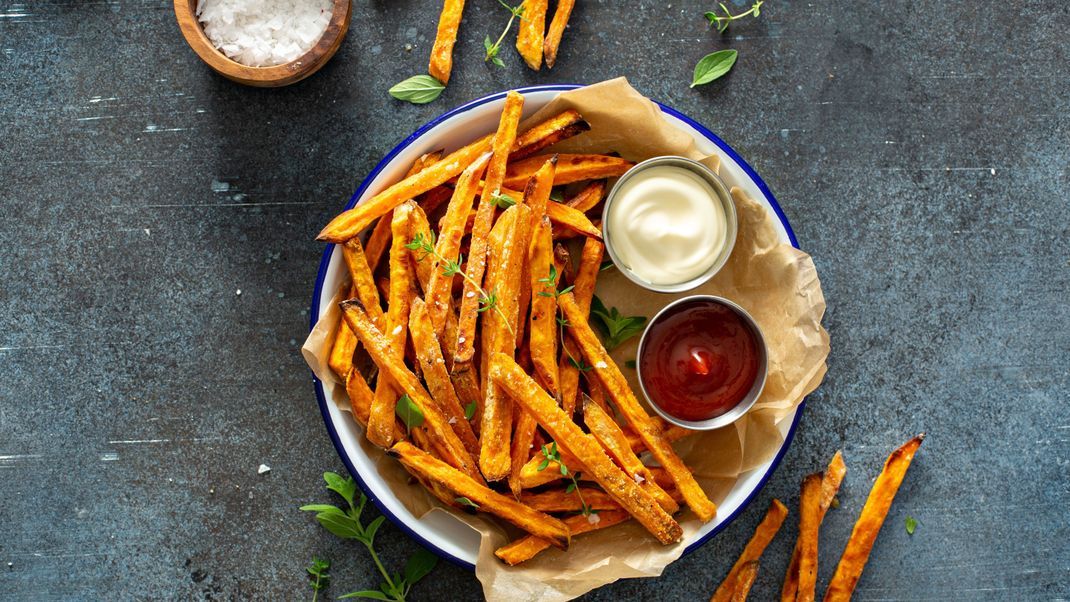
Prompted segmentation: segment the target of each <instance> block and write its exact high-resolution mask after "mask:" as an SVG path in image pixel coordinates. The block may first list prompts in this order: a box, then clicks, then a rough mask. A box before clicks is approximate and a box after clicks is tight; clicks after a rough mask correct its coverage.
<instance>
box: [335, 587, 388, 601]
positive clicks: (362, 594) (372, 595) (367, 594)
mask: <svg viewBox="0 0 1070 602" xmlns="http://www.w3.org/2000/svg"><path fill="white" fill-rule="evenodd" d="M338 597H339V598H368V599H370V600H386V602H390V598H388V597H386V594H384V593H382V592H377V591H375V590H373V589H366V590H362V591H359V592H350V593H348V594H346V595H344V596H338Z"/></svg>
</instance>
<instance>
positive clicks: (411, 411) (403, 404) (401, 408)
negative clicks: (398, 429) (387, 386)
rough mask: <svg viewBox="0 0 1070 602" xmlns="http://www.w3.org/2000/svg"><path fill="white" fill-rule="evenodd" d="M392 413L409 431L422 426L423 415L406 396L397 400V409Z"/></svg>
mask: <svg viewBox="0 0 1070 602" xmlns="http://www.w3.org/2000/svg"><path fill="white" fill-rule="evenodd" d="M394 411H395V413H396V414H397V415H398V418H401V421H402V422H404V423H405V426H406V427H407V428H409V429H414V428H416V427H418V426H423V424H424V413H423V412H421V411H420V408H419V407H417V406H416V404H415V403H413V401H412V399H410V398H409V396H408V395H402V396H401V398H399V399H398V403H397V407H396V408H395V410H394Z"/></svg>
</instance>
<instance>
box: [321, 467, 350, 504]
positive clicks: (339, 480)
mask: <svg viewBox="0 0 1070 602" xmlns="http://www.w3.org/2000/svg"><path fill="white" fill-rule="evenodd" d="M323 480H324V481H326V482H327V489H330V490H331V491H333V492H335V493H337V494H338V495H340V496H342V499H344V500H345V501H347V502H349V505H350V506H352V505H353V496H354V495H356V493H357V482H356V481H354V480H353V477H349V478H343V477H342V475H340V474H338V473H336V472H325V473H323Z"/></svg>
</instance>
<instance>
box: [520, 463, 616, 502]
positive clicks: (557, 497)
mask: <svg viewBox="0 0 1070 602" xmlns="http://www.w3.org/2000/svg"><path fill="white" fill-rule="evenodd" d="M547 469H549V467H547ZM578 491H579V493H578V494H577V492H576V491H572V492H566V491H565V490H564V489H551V490H549V491H541V492H539V493H522V494H520V502H521V503H522V504H527V505H528V506H531V507H532V508H534V509H536V510H538V511H540V512H580V511H582V510H583V503H586V504H587V508H589V509H591V510H597V511H602V510H620V509H621V508H620V504H618V503H617V502H616V501H615V500H614V499H613V496H611V495H609V494H608V493H606V492H605V491H602V490H601V489H595V488H594V487H580V488H579V489H578ZM581 496H582V499H583V503H581V502H580V499H581Z"/></svg>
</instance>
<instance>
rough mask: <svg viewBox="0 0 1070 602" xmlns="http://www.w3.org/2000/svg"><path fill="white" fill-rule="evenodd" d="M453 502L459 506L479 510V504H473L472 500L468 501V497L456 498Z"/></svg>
mask: <svg viewBox="0 0 1070 602" xmlns="http://www.w3.org/2000/svg"><path fill="white" fill-rule="evenodd" d="M453 501H455V502H457V503H458V504H460V505H462V506H470V507H472V508H475V509H476V510H479V504H477V503H475V502H473V501H472V500H470V499H468V498H466V497H456V498H453Z"/></svg>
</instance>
